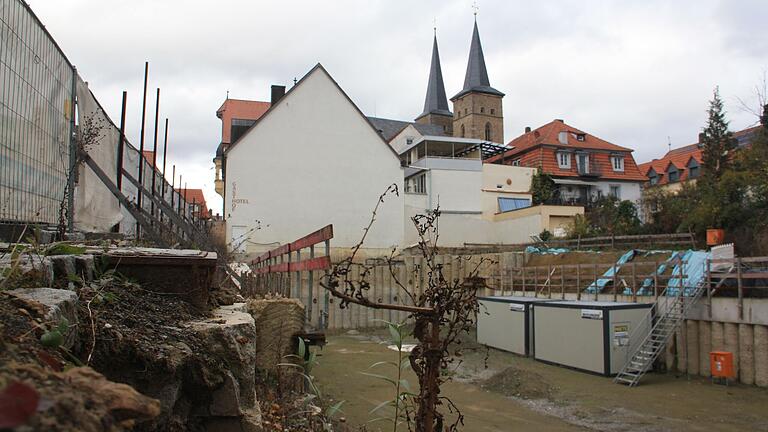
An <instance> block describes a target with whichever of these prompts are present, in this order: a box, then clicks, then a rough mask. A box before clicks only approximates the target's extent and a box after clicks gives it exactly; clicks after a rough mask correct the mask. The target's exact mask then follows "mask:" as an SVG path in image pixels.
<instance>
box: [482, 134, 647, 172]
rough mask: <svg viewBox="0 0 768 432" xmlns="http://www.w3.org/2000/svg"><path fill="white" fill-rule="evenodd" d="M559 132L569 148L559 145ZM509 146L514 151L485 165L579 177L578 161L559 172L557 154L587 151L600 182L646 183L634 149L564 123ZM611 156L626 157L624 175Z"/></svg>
mask: <svg viewBox="0 0 768 432" xmlns="http://www.w3.org/2000/svg"><path fill="white" fill-rule="evenodd" d="M560 132H567V133H568V144H562V143H560V141H559V135H560ZM579 136H581V137H583V141H579V140H578V137H579ZM508 145H509V146H514V148H513V149H512V150H509V151H507V152H505V153H504V154H503V155H497V156H493V157H491V158H489V159H487V160H486V162H490V163H493V162H499V161H501V160H503V161H504V163H505V164H511V163H512V162H513V161H515V160H518V159H519V160H520V166H527V167H536V168H538V167H541V169H542V170H543V171H544V172H545V173H548V174H550V175H554V176H558V177H580V175H579V173H578V172H577V169H576V163H575V161H572V163H571V168H570V169H563V168H560V166H559V164H558V162H557V150H560V149H569V150H577V151H578V150H588V151H589V153H590V159H591V160H590V165H591V168H593V171H595V172H599V173H600V175H599V176H598V178H601V179H608V180H625V181H646V180H647V178H646V177H645V175H643V174H642V173H641V172H640V170H638V168H637V164H636V163H635V160H634V158H633V157H632V149H629V148H626V147H621V146H618V145H616V144H613V143H610V142H608V141H605V140H603V139H601V138H598V137H596V136H594V135H590V134H588V133H586V132H583V131H581V130H580V129H577V128H575V127H573V126H570V125H568V124H566V123H565V122H563V121H562V120H553V121H551V122H549V123H547V124H545V125H544V126H541V127H539V128H537V129H534V130H532V131H530V132H526V133H524V134H523V135H520V136H519V137H517V138H515V139H513V140H512V141H510V142H509V144H508ZM612 154H620V155H622V156H623V157H624V171H614V170H613V165H612V164H611V158H610V156H611V155H612Z"/></svg>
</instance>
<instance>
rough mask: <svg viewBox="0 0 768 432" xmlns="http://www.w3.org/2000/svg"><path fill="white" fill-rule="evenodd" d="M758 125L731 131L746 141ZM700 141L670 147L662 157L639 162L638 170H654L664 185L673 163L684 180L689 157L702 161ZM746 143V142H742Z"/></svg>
mask: <svg viewBox="0 0 768 432" xmlns="http://www.w3.org/2000/svg"><path fill="white" fill-rule="evenodd" d="M758 128H760V126H754V127H750V128H747V129H743V130H740V131H737V132H734V133H733V137H734V138H736V139H737V140H739V141H742V140H744V139H746V140H747V141H748V139H749V136H750V135H751V134H752V133H754V132H755V131H757V130H758ZM700 145H701V144H700V143H698V142H697V143H695V144H689V145H686V146H683V147H678V148H676V149H672V150H670V151H668V152H667V153H666V154H665V155H664V156H663V157H661V158H660V159H654V160H652V161H649V162H645V163H642V164H640V166H639V168H640V172H642V173H643V174H645V175H646V176H647V175H648V173H649V172H650V170H651V169H653V171H655V172H656V174H658V175H659V180H658V183H656V184H658V185H664V184H668V183H669V180H668V178H667V175H666V174H667V168H669V165H670V164H671V165H674V166H675V168H677V170H678V171H680V180H679V181H685V180H688V164H689V163H690V161H691V158H693V159H694V160H695V161H696V162H697V163H698V164H699V165H701V163H702V156H701V147H700ZM743 145H748V143H745V144H742V146H743Z"/></svg>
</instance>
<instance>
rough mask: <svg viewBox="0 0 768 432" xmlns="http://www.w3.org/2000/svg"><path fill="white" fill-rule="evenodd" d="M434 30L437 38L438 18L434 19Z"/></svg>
mask: <svg viewBox="0 0 768 432" xmlns="http://www.w3.org/2000/svg"><path fill="white" fill-rule="evenodd" d="M432 30H434V31H435V36H437V17H435V18H432Z"/></svg>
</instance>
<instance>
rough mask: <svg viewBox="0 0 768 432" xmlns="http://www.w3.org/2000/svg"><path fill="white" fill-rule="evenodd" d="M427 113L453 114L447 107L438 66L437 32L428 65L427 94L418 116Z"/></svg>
mask: <svg viewBox="0 0 768 432" xmlns="http://www.w3.org/2000/svg"><path fill="white" fill-rule="evenodd" d="M427 114H441V115H447V116H452V115H453V113H451V110H450V109H449V108H448V98H447V97H446V96H445V84H443V71H442V69H441V68H440V53H439V52H438V50H437V34H435V38H434V41H433V43H432V63H431V65H430V67H429V81H428V82H427V96H426V98H425V99H424V112H422V113H421V114H420V115H419V117H421V116H424V115H427Z"/></svg>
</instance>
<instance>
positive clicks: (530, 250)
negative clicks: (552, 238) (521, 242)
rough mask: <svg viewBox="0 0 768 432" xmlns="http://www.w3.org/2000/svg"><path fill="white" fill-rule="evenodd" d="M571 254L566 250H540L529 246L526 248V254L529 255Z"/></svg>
mask: <svg viewBox="0 0 768 432" xmlns="http://www.w3.org/2000/svg"><path fill="white" fill-rule="evenodd" d="M567 252H570V250H569V249H566V248H538V247H536V246H528V247H526V248H525V253H529V254H541V255H560V254H564V253H567Z"/></svg>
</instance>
